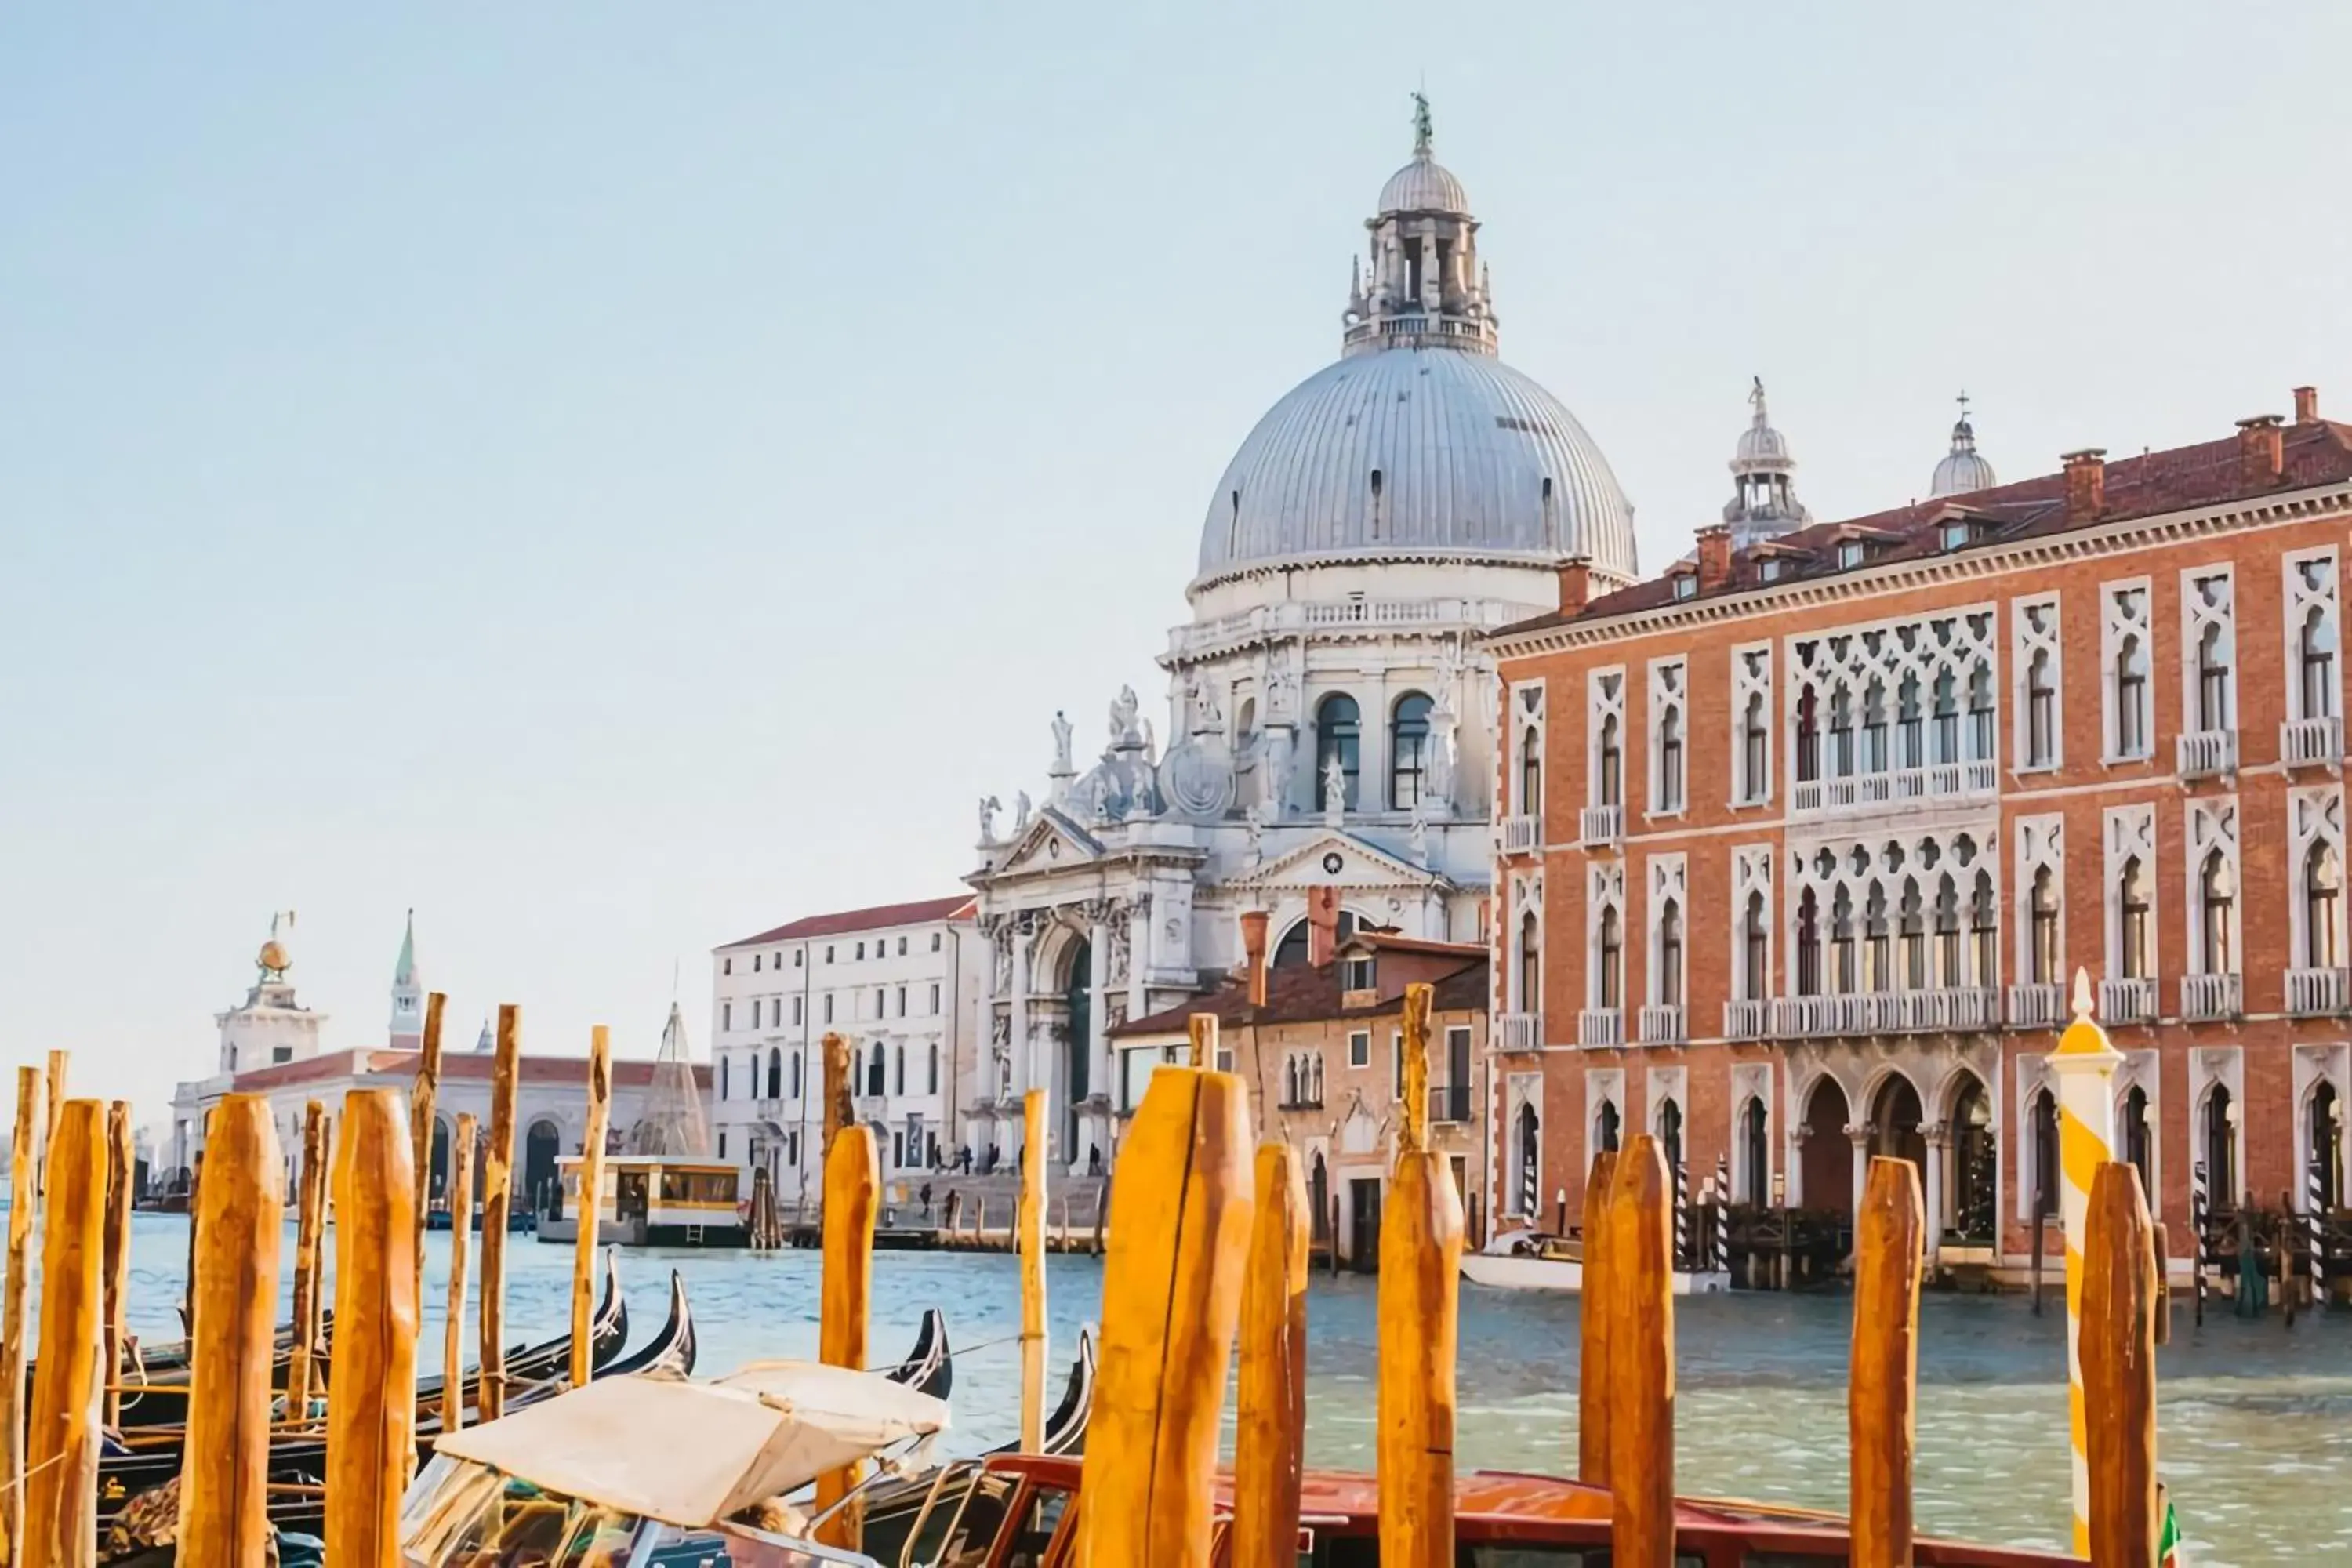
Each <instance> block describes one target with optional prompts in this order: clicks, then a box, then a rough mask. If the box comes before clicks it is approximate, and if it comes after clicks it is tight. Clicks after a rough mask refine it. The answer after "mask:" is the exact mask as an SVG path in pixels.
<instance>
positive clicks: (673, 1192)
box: [539, 1154, 751, 1247]
mask: <svg viewBox="0 0 2352 1568" xmlns="http://www.w3.org/2000/svg"><path fill="white" fill-rule="evenodd" d="M580 1163H581V1162H580V1157H579V1156H578V1155H576V1154H573V1155H569V1156H566V1157H565V1158H563V1159H562V1160H559V1161H558V1162H556V1168H557V1171H558V1172H559V1179H558V1180H557V1182H556V1184H555V1187H554V1196H553V1201H552V1202H551V1204H550V1205H549V1207H548V1212H546V1213H544V1214H541V1215H540V1216H539V1239H540V1240H541V1241H547V1242H562V1243H565V1244H567V1245H568V1244H570V1243H571V1242H572V1240H573V1239H574V1238H576V1237H578V1236H579V1234H580ZM740 1174H741V1173H740V1172H739V1171H738V1170H737V1169H736V1168H735V1167H734V1166H733V1165H730V1164H729V1163H727V1162H726V1161H724V1160H712V1159H704V1158H697V1157H694V1156H690V1155H683V1154H607V1155H605V1156H604V1192H603V1194H602V1205H601V1207H600V1209H599V1211H598V1218H597V1221H596V1235H597V1237H598V1239H600V1240H603V1241H607V1242H612V1243H614V1244H615V1245H617V1246H621V1247H741V1246H743V1245H745V1244H746V1243H747V1242H748V1241H750V1239H751V1233H750V1232H749V1231H748V1230H746V1229H745V1228H744V1225H743V1211H742V1203H741V1198H740V1194H739V1193H738V1191H737V1183H738V1180H739V1178H740Z"/></svg>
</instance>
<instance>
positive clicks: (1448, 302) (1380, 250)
mask: <svg viewBox="0 0 2352 1568" xmlns="http://www.w3.org/2000/svg"><path fill="white" fill-rule="evenodd" d="M1412 101H1413V114H1412V161H1411V162H1409V163H1406V164H1405V166H1404V167H1403V168H1402V169H1399V170H1398V171H1397V172H1396V173H1395V174H1391V175H1390V176H1389V179H1388V184H1384V185H1382V186H1381V198H1380V203H1379V206H1378V210H1377V211H1376V212H1374V214H1373V215H1372V216H1370V217H1369V218H1367V219H1365V220H1364V227H1365V228H1366V229H1368V230H1369V231H1370V235H1371V243H1370V252H1369V255H1368V256H1367V258H1366V259H1367V260H1369V261H1370V283H1369V285H1368V287H1367V288H1366V289H1363V290H1362V291H1360V292H1358V291H1353V290H1351V292H1350V297H1349V301H1348V310H1347V312H1346V314H1345V316H1344V317H1343V318H1342V321H1343V322H1344V326H1345V331H1343V333H1342V334H1341V340H1340V341H1341V346H1342V348H1343V350H1344V352H1346V353H1372V352H1375V351H1377V350H1380V349H1383V348H1450V349H1466V350H1469V351H1470V352H1472V353H1489V354H1491V353H1494V352H1495V312H1494V305H1493V301H1492V300H1490V299H1489V297H1488V295H1487V289H1486V269H1485V267H1484V265H1483V264H1482V263H1480V262H1479V260H1478V237H1477V236H1478V221H1477V219H1475V218H1474V217H1472V216H1470V198H1469V195H1467V194H1466V193H1465V191H1464V190H1463V188H1462V182H1461V181H1460V180H1458V179H1456V178H1454V172H1453V171H1452V170H1450V169H1448V168H1446V167H1445V165H1444V164H1443V163H1439V162H1438V161H1437V154H1436V150H1435V146H1434V142H1433V132H1432V131H1431V129H1430V119H1429V100H1428V98H1427V97H1425V96H1424V95H1423V94H1421V93H1418V92H1416V93H1414V94H1413V95H1412Z"/></svg>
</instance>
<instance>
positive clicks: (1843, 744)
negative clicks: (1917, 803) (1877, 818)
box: [1786, 605, 1999, 813]
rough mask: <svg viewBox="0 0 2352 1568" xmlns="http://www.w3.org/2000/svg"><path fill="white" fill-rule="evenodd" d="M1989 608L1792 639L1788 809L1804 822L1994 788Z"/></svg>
mask: <svg viewBox="0 0 2352 1568" xmlns="http://www.w3.org/2000/svg"><path fill="white" fill-rule="evenodd" d="M1993 619H1994V612H1993V606H1992V605H1969V606H1967V607H1964V608H1959V609H1955V610H1950V611H1939V612H1937V613H1936V614H1934V615H1931V616H1921V617H1917V618H1914V619H1908V620H1889V621H1874V622H1866V623H1861V624H1857V625H1854V626H1839V627H1835V628H1832V629H1830V630H1826V631H1820V632H1803V633H1797V634H1792V635H1791V636H1790V637H1789V638H1788V639H1787V647H1788V658H1789V670H1790V675H1789V695H1788V714H1787V720H1786V722H1787V724H1788V728H1789V733H1790V736H1791V738H1792V741H1793V744H1792V745H1791V746H1790V764H1789V766H1790V781H1791V783H1790V804H1791V806H1792V808H1793V809H1794V810H1795V811H1797V812H1800V813H1803V812H1809V811H1818V810H1836V809H1841V808H1852V807H1869V806H1874V805H1889V804H1896V803H1900V802H1903V801H1906V800H1913V799H1921V798H1927V797H1933V796H1943V795H1962V794H1978V793H1984V792H1989V791H1990V790H1991V789H1992V788H1993V786H1994V784H1995V782H1996V781H1995V776H1994V771H1993V770H1994V767H1995V756H1996V749H1997V736H1996V727H1997V725H1998V723H1999V703H1998V700H1997V698H1996V695H1995V691H1994V676H1993V670H1994V664H1995V648H1994V642H1993Z"/></svg>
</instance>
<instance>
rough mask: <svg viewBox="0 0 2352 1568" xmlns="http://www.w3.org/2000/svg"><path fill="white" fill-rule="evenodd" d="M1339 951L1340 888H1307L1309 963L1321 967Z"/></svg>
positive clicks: (1313, 966) (1337, 954) (1312, 966)
mask: <svg viewBox="0 0 2352 1568" xmlns="http://www.w3.org/2000/svg"><path fill="white" fill-rule="evenodd" d="M1338 956H1339V889H1337V888H1309V889H1307V965H1308V966H1309V967H1310V968H1314V969H1320V968H1322V967H1323V966H1324V965H1325V964H1327V963H1330V962H1331V961H1332V960H1333V959H1334V958H1336V957H1338Z"/></svg>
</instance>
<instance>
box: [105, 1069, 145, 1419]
mask: <svg viewBox="0 0 2352 1568" xmlns="http://www.w3.org/2000/svg"><path fill="white" fill-rule="evenodd" d="M137 1159H138V1155H137V1153H136V1152H135V1151H134V1150H133V1148H132V1146H131V1102H130V1101H129V1100H109V1101H107V1104H106V1260H105V1263H104V1266H103V1267H104V1269H105V1276H106V1315H105V1317H104V1319H103V1320H101V1321H102V1325H103V1326H102V1329H101V1332H102V1333H103V1335H104V1342H103V1344H102V1345H101V1346H100V1352H99V1358H98V1362H99V1365H100V1366H101V1367H103V1368H105V1373H104V1377H105V1380H106V1403H105V1410H106V1424H107V1425H108V1426H115V1425H116V1424H118V1423H119V1422H120V1421H121V1418H122V1394H121V1383H122V1342H123V1338H124V1336H125V1335H126V1334H127V1333H128V1332H129V1330H130V1312H131V1306H130V1300H131V1178H132V1177H133V1176H134V1175H135V1174H137V1172H138V1166H137V1163H136V1162H137Z"/></svg>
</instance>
